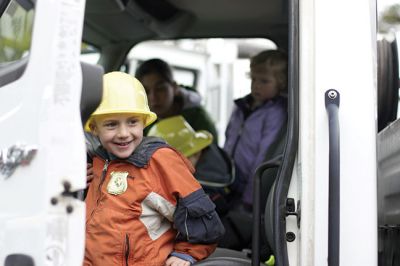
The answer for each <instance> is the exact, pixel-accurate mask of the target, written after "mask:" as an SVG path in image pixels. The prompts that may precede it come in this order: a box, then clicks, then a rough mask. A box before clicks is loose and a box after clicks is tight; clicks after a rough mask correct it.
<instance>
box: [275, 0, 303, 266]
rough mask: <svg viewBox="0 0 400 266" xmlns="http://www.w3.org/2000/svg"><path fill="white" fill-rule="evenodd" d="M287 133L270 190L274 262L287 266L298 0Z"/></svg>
mask: <svg viewBox="0 0 400 266" xmlns="http://www.w3.org/2000/svg"><path fill="white" fill-rule="evenodd" d="M288 54H289V73H288V74H289V75H288V102H289V104H288V133H287V134H288V136H287V139H286V145H285V151H284V154H283V159H282V166H281V168H280V169H279V171H278V175H277V179H276V182H275V189H274V190H273V193H274V194H273V203H272V205H273V207H272V208H273V214H274V217H273V231H274V247H275V249H274V255H275V259H276V265H277V266H288V265H289V259H288V253H287V242H286V198H287V195H288V191H289V186H290V181H291V178H292V171H293V167H294V161H295V159H296V154H297V149H298V142H299V140H298V138H299V75H298V70H299V0H292V1H290V3H289V52H288Z"/></svg>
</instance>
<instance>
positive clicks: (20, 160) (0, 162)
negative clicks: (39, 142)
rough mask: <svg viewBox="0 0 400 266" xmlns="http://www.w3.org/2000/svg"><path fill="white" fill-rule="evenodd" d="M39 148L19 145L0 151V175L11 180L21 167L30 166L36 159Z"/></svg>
mask: <svg viewBox="0 0 400 266" xmlns="http://www.w3.org/2000/svg"><path fill="white" fill-rule="evenodd" d="M36 152H37V147H36V146H34V145H25V144H21V143H17V144H14V145H12V146H11V147H9V148H5V149H2V150H0V174H1V175H2V176H4V178H5V179H7V178H9V177H10V176H11V175H12V174H13V173H14V171H15V169H17V167H18V166H19V165H22V166H24V165H28V164H29V163H30V162H31V161H32V159H33V158H34V157H35V154H36Z"/></svg>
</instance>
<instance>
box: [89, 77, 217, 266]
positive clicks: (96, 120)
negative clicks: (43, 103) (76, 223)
mask: <svg viewBox="0 0 400 266" xmlns="http://www.w3.org/2000/svg"><path fill="white" fill-rule="evenodd" d="M155 119H156V115H155V114H154V113H153V112H151V111H150V110H149V107H148V104H147V98H146V94H145V91H144V88H143V86H142V85H141V83H140V82H139V81H138V80H137V79H135V78H133V77H132V76H130V75H128V74H126V73H122V72H111V73H108V74H106V75H104V93H103V99H102V102H101V104H100V106H99V107H98V108H97V109H96V111H95V112H94V113H93V114H92V116H91V117H90V119H89V121H88V123H87V125H86V129H87V130H90V131H91V132H92V134H93V135H94V136H96V137H98V139H99V141H100V143H101V146H100V147H99V148H98V149H97V150H96V152H95V156H94V158H93V179H92V180H91V182H90V185H89V190H88V194H87V197H86V204H87V206H86V207H87V208H86V247H85V260H84V265H135V266H136V265H137V266H141V265H143V266H144V265H146V266H149V265H154V266H164V265H166V266H172V265H182V266H186V265H190V264H191V263H193V262H195V261H197V260H202V259H204V258H206V257H207V256H209V255H210V254H211V253H212V252H213V251H214V249H215V246H216V241H217V240H218V238H219V237H220V236H221V235H222V234H223V233H224V228H223V226H222V224H221V222H220V220H219V217H218V215H217V214H216V212H215V210H214V209H215V205H214V204H213V203H212V202H211V201H210V199H209V198H208V197H207V195H205V193H204V191H203V190H202V189H201V186H200V184H199V183H198V182H197V181H196V180H195V179H194V177H193V175H192V173H193V167H192V166H191V164H190V163H189V162H188V161H187V160H186V159H185V158H184V157H183V156H181V155H180V154H179V153H178V152H176V151H175V150H174V149H172V148H171V147H169V146H168V145H167V144H166V143H165V142H164V141H162V140H161V139H158V138H151V137H143V129H144V127H146V126H148V125H149V124H151V123H152V122H153V121H154V120H155Z"/></svg>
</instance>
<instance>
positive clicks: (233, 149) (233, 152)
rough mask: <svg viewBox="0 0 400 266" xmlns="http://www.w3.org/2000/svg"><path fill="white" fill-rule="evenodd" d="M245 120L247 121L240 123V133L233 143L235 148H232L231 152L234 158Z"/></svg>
mask: <svg viewBox="0 0 400 266" xmlns="http://www.w3.org/2000/svg"><path fill="white" fill-rule="evenodd" d="M245 122H246V120H243V121H242V124H241V125H240V129H239V134H238V136H237V137H236V140H235V143H234V144H233V148H232V152H231V158H232V159H233V158H234V157H235V152H236V148H237V145H238V143H239V140H240V138H241V137H242V133H243V127H244V123H245Z"/></svg>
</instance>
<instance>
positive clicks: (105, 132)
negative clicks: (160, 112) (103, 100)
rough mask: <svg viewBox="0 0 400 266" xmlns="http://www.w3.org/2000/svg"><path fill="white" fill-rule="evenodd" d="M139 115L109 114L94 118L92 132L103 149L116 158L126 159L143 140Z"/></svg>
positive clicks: (142, 122) (141, 121)
mask: <svg viewBox="0 0 400 266" xmlns="http://www.w3.org/2000/svg"><path fill="white" fill-rule="evenodd" d="M143 120H144V118H143V116H141V115H132V114H110V115H104V116H98V117H95V118H94V122H93V123H92V124H91V129H92V132H93V134H94V135H95V136H98V137H99V139H100V142H101V144H102V145H103V147H104V148H105V149H106V150H107V151H108V152H111V153H112V154H114V155H115V156H117V157H118V158H121V159H125V158H128V157H129V156H130V155H131V154H132V153H133V151H134V150H135V149H136V147H137V146H138V145H139V144H140V142H141V141H142V139H143V128H144V121H143Z"/></svg>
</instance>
